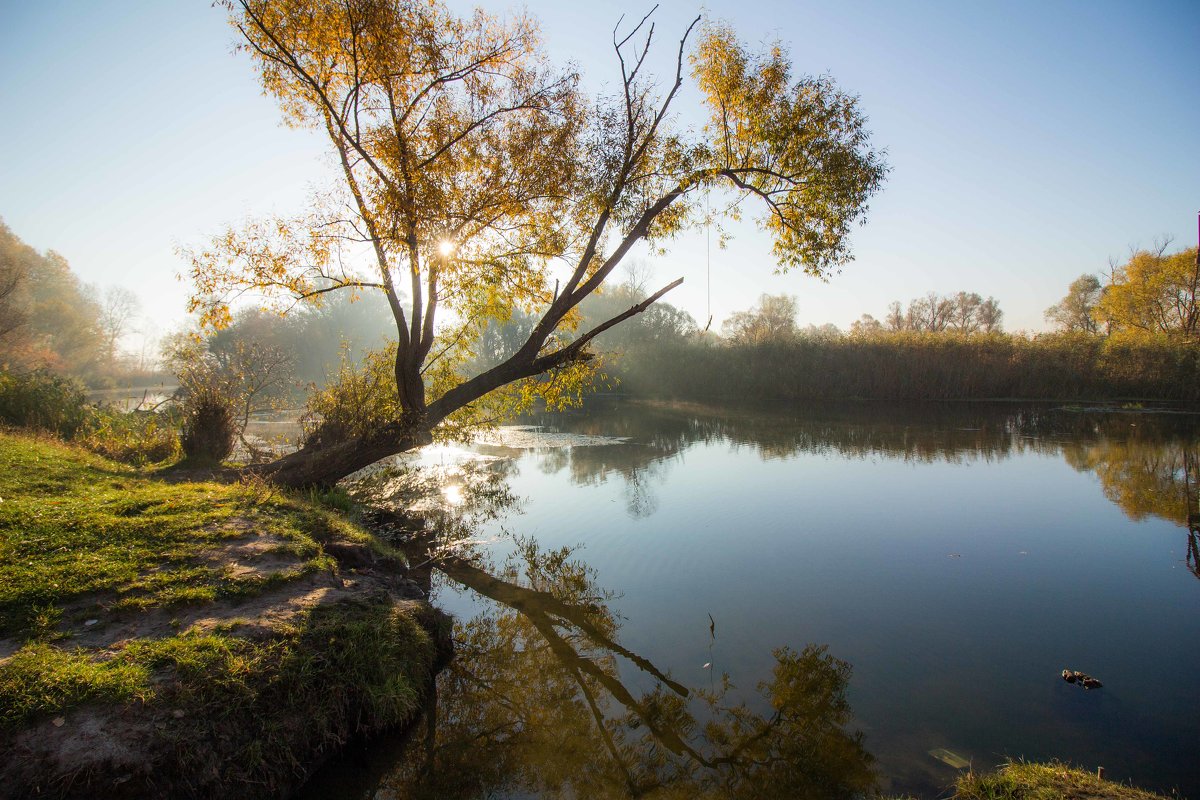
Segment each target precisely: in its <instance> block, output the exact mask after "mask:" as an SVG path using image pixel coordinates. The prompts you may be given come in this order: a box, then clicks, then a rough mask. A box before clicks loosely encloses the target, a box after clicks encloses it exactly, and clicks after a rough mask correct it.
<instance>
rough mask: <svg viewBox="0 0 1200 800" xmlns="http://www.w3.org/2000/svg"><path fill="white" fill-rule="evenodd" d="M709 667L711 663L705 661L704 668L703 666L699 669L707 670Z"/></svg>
mask: <svg viewBox="0 0 1200 800" xmlns="http://www.w3.org/2000/svg"><path fill="white" fill-rule="evenodd" d="M711 666H712V662H711V661H705V662H704V666H703V667H701V668H700V669H708V668H709V667H711Z"/></svg>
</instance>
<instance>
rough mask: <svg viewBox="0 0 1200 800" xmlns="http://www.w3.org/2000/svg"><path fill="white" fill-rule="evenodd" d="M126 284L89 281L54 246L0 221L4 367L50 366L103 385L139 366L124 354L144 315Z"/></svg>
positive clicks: (0, 355)
mask: <svg viewBox="0 0 1200 800" xmlns="http://www.w3.org/2000/svg"><path fill="white" fill-rule="evenodd" d="M138 312H139V308H138V301H137V297H136V296H135V295H134V294H133V293H132V292H130V291H129V290H128V289H124V288H121V287H109V288H108V289H106V290H100V289H97V288H95V287H89V286H86V285H84V284H83V283H82V282H81V281H80V280H79V278H78V277H76V276H75V274H74V273H73V272H72V271H71V267H70V265H69V264H68V263H67V260H66V259H65V258H63V257H62V256H61V255H60V254H58V253H56V252H54V251H53V250H50V251H47V252H45V253H39V252H37V251H36V250H34V249H33V248H32V247H30V246H29V245H27V244H25V243H24V242H22V241H21V240H20V239H19V238H18V237H17V236H16V234H14V233H13V232H12V230H10V229H9V227H8V226H7V225H5V224H4V223H3V222H2V221H0V369H18V370H32V369H47V370H50V371H53V372H58V373H66V374H71V375H75V376H77V377H80V378H82V379H84V380H86V381H88V382H89V383H92V384H98V383H103V382H105V381H106V380H108V379H109V378H111V376H113V375H115V374H119V373H123V372H128V371H130V370H131V369H133V368H134V367H135V365H134V364H131V363H129V362H130V360H129V359H123V358H122V353H121V352H120V346H119V345H120V341H121V337H122V336H124V335H125V334H126V333H128V332H130V330H131V329H132V327H133V324H134V322H135V320H136V318H137V316H138Z"/></svg>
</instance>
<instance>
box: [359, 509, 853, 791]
mask: <svg viewBox="0 0 1200 800" xmlns="http://www.w3.org/2000/svg"><path fill="white" fill-rule="evenodd" d="M400 527H403V523H401V522H398V523H397V528H400ZM418 527H423V526H419V525H413V524H411V523H410V524H408V528H409V529H410V530H411V529H413V528H418ZM401 540H402V541H404V542H405V546H406V549H407V551H408V554H409V557H410V559H413V558H416V557H418V556H420V555H422V552H418V551H421V550H422V546H421V544H420V537H418V536H409V537H401ZM428 552H429V551H428V549H425V550H424V551H423V553H424V554H428ZM434 564H435V565H436V568H437V569H438V570H439V571H440V572H441V573H442V574H444V575H445V576H446V578H448V579H449V580H452V581H454V582H455V583H458V584H460V585H463V586H466V587H469V588H470V589H472V590H474V591H475V592H477V593H478V594H480V595H482V596H483V597H486V598H488V599H489V600H491V601H493V604H494V605H493V607H492V610H491V611H489V612H487V613H484V614H481V615H479V616H477V617H475V618H473V619H471V620H469V621H466V622H463V623H461V624H459V625H458V626H456V631H455V642H456V650H457V653H456V656H455V659H454V661H453V663H452V664H451V665H450V666H449V667H448V668H447V670H446V671H445V672H444V673H443V674H442V676H441V677H440V678H439V680H438V687H437V701H436V711H435V712H434V713H432V714H430V715H428V716H427V719H426V721H425V723H424V724H425V726H426V730H425V732H424V735H423V737H422V741H423V745H422V746H420V747H414V748H412V749H411V750H410V752H409V753H408V755H407V757H406V758H405V759H404V760H403V761H402V763H401V764H400V765H399V766H398V767H397V768H396V769H395V770H394V771H393V772H392V774H390V775H389V776H387V777H386V778H385V779H384V780H383V782H382V787H381V788H382V789H383V790H384V791H382V792H381V793H377V794H376V796H377V797H386V796H395V797H413V798H426V797H428V798H434V797H438V798H443V797H449V798H454V797H462V798H466V797H481V796H495V795H505V794H515V795H521V796H524V795H527V794H536V795H538V796H544V797H595V798H617V797H655V798H675V797H679V798H684V797H687V798H695V797H701V798H703V797H714V798H715V797H747V798H749V797H756V798H758V797H763V798H770V797H789V798H807V797H811V798H839V797H846V798H849V797H859V796H863V795H864V794H865V793H868V792H870V791H871V790H872V789H873V788H874V786H875V776H874V773H873V771H872V768H871V763H872V759H871V756H870V755H869V754H868V753H867V751H866V750H865V748H864V747H863V744H862V737H861V735H860V734H857V733H851V732H849V731H847V729H846V726H847V724H848V723H849V720H850V707H849V705H848V703H847V701H846V699H845V690H846V685H847V682H848V680H849V676H850V666H849V665H848V664H847V663H845V662H843V661H840V660H838V659H836V658H834V657H833V656H831V655H830V654H829V653H828V652H826V650H825V648H824V647H817V646H808V647H806V648H804V649H803V650H801V651H799V652H796V651H793V650H790V649H787V648H783V649H780V650H777V651H776V652H775V660H776V664H775V667H774V673H773V676H772V678H771V680H770V681H767V682H764V683H763V684H761V685H760V687H759V690H760V693H761V695H762V700H761V701H760V703H759V705H761V706H762V707H763V708H765V710H761V711H760V710H757V709H756V708H752V707H751V706H750V705H746V704H743V703H736V704H735V703H732V702H731V700H730V696H731V694H732V693H733V692H732V689H733V687H732V686H731V684H730V683H729V681H728V679H727V678H726V679H723V680H722V682H721V684H720V686H719V687H717V688H714V689H712V690H698V689H695V688H688V687H686V686H684V685H682V684H681V683H679V682H677V681H675V680H673V679H672V678H671V677H670V676H669V675H667V674H665V673H664V672H662V671H661V670H659V669H658V668H657V667H656V666H655V665H654V664H652V663H651V662H650V661H648V660H646V659H645V658H643V657H641V656H639V655H638V654H636V653H633V652H631V651H630V650H628V649H627V648H625V647H624V646H622V645H621V644H620V643H619V642H618V632H619V623H618V620H617V617H616V616H615V615H614V613H613V611H612V610H611V608H610V600H611V595H610V593H608V592H607V591H605V590H603V589H601V588H600V587H598V586H597V585H596V583H595V575H594V574H593V572H592V570H591V569H590V568H589V567H587V566H586V565H585V564H583V563H582V562H580V561H579V560H578V559H575V558H573V557H572V554H571V552H570V551H569V550H565V549H563V550H549V551H545V550H541V549H540V548H539V547H538V546H537V544H536V542H534V541H520V542H518V547H517V552H516V554H515V555H514V556H513V557H512V558H511V559H509V560H508V561H507V562H506V563H504V564H503V565H499V566H498V567H497V566H488V565H486V564H484V563H483V562H481V561H480V560H478V559H473V558H468V557H463V556H462V555H451V556H446V557H437V558H435V561H434ZM623 670H624V671H625V672H626V673H627V676H625V677H623V675H622V671H623ZM630 670H632V672H630ZM635 681H636V682H638V683H641V684H642V685H645V684H647V683H648V684H651V685H652V687H653V688H651V689H649V690H647V691H640V692H639V691H636V690H634V689H632V688H630V685H631V683H632V682H635Z"/></svg>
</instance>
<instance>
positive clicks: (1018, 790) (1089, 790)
mask: <svg viewBox="0 0 1200 800" xmlns="http://www.w3.org/2000/svg"><path fill="white" fill-rule="evenodd" d="M956 788H957V792H956V793H955V795H954V797H955V800H1166V798H1165V797H1163V795H1158V794H1153V793H1152V792H1147V791H1143V790H1142V789H1135V788H1133V787H1131V786H1125V785H1124V784H1121V783H1117V782H1115V781H1109V780H1101V779H1100V778H1097V777H1096V775H1095V773H1093V772H1085V771H1084V770H1081V769H1075V768H1073V767H1070V766H1067V765H1065V764H1061V763H1058V762H1052V763H1049V764H1032V763H1026V762H1010V763H1008V764H1005V765H1004V766H1002V767H1000V768H999V769H997V770H996V771H995V772H988V773H971V774H969V775H964V776H963V777H961V778H959V780H958V785H957V787H956Z"/></svg>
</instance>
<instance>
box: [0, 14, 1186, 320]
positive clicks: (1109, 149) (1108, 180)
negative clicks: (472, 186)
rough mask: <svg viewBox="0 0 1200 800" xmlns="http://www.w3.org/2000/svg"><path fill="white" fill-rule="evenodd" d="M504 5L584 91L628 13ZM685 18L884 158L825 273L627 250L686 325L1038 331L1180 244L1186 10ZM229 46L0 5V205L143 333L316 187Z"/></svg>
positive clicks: (305, 151)
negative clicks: (805, 78) (190, 266)
mask: <svg viewBox="0 0 1200 800" xmlns="http://www.w3.org/2000/svg"><path fill="white" fill-rule="evenodd" d="M450 5H451V6H452V7H454V8H456V9H458V10H460V11H466V10H467V9H468V8H470V7H471V4H466V3H457V2H452V3H451V4H450ZM483 7H484V8H486V9H488V10H489V11H494V12H497V13H501V12H504V11H505V10H506V9H509V8H513V7H514V6H513V5H512V4H506V3H492V2H488V3H485V4H483ZM516 7H519V6H516ZM526 7H527V8H528V10H529V12H530V13H531V14H532V15H533V16H535V17H538V18H539V19H540V20H541V22H542V28H543V32H544V35H545V39H546V44H547V48H548V51H549V53H550V55H551V57H552V58H553V59H554V60H556V61H559V62H566V61H574V62H575V63H576V64H577V65H578V66H579V68H580V70H581V72H582V73H583V76H584V80H585V85H586V86H587V87H588V88H590V89H592V90H594V91H600V90H603V89H604V88H605V86H608V87H610V88H611V86H612V85H613V81H614V76H615V75H616V74H617V73H616V72H615V70H616V64H615V61H614V60H613V57H612V51H611V30H612V27H613V25H614V24H615V23H616V21H617V19H618V18H619V17H620V16H621V14H622V13H625V14H626V15H627V16H639V17H640V16H641V14H643V13H645V11H646V10H647V9H648V8H649V7H650V4H636V5H633V4H627V3H616V2H594V3H588V4H575V3H572V4H564V3H554V2H547V1H545V0H535V1H533V2H529V3H528V4H527V6H526ZM702 11H703V12H705V13H708V14H709V15H710V16H712V17H715V18H719V19H723V20H725V21H727V22H730V23H732V24H733V26H734V27H735V29H736V30H737V31H738V32H739V34H740V35H741V36H742V37H743V38H744V39H746V40H748V41H769V40H775V39H778V40H780V41H782V42H783V43H784V44H785V45H786V46H788V48H789V49H790V51H791V54H792V57H793V61H794V64H795V67H796V71H797V73H808V74H816V73H828V74H829V75H831V76H832V77H833V78H834V79H835V80H836V81H837V82H838V83H839V84H840V85H841V86H842V87H843V88H844V89H846V90H848V91H850V92H852V93H854V94H857V95H859V96H860V98H861V107H862V109H863V110H864V111H865V113H866V114H867V115H868V117H869V118H870V122H869V128H870V129H871V130H872V132H873V134H874V143H875V145H876V146H877V147H879V148H885V149H886V150H887V151H888V161H889V162H890V164H891V166H892V171H891V174H890V175H889V177H888V180H887V182H886V184H885V186H884V188H883V190H882V192H881V193H880V194H879V195H877V196H876V197H875V198H874V199H873V200H872V202H871V209H870V211H869V213H868V216H867V222H866V225H865V226H863V227H861V228H859V229H857V230H856V231H855V234H854V237H853V240H852V241H853V251H854V254H855V261H853V262H852V263H850V264H849V265H848V266H847V267H846V268H845V269H844V271H843V272H842V274H840V275H837V276H835V277H833V278H832V279H831V280H830V281H829V282H828V283H821V282H819V281H816V280H814V279H812V278H808V277H806V276H804V275H801V274H799V273H792V274H788V275H784V276H777V275H773V274H772V266H773V265H772V262H771V259H770V253H769V242H768V241H767V240H766V238H765V237H764V236H762V235H760V234H757V233H755V232H753V230H752V229H750V228H749V227H747V226H742V227H740V228H739V229H738V236H737V238H736V240H735V241H734V243H733V244H732V245H731V246H730V247H729V249H726V250H719V249H718V248H717V247H716V246H715V245H714V246H713V248H712V255H711V276H712V277H711V282H710V281H707V280H706V279H705V262H706V256H705V251H706V249H705V237H704V235H703V234H702V233H701V234H698V235H695V236H691V237H689V238H686V239H684V240H681V241H679V242H677V243H676V244H675V245H673V246H672V248H671V252H670V254H668V255H667V256H664V257H655V258H653V259H649V261H650V263H651V266H652V268H653V273H654V278H653V279H654V280H655V281H657V282H659V283H666V282H668V281H670V280H672V279H674V278H675V277H679V276H681V275H682V276H684V277H685V278H686V282H685V284H684V285H683V286H682V287H680V288H679V289H677V290H675V291H674V292H673V293H672V294H671V295H669V296H668V298H667V299H668V301H670V302H672V303H674V304H675V305H677V306H680V307H682V308H683V309H685V310H687V311H688V312H689V313H691V314H692V315H693V316H694V317H695V318H696V319H697V320H698V321H699V322H700V324H702V325H703V323H704V319H705V317H706V309H707V302H708V301H707V294H708V292H709V290H711V296H712V313H713V315H714V317H715V320H714V328H717V329H719V326H720V323H721V321H722V320H723V319H724V318H725V317H726V316H728V314H729V313H731V312H733V311H736V310H739V309H744V308H748V307H749V306H751V305H752V304H753V303H754V302H755V300H756V299H757V297H758V295H759V294H761V293H763V292H769V293H775V294H777V293H787V294H793V295H796V296H797V298H798V301H799V308H800V322H801V324H809V323H812V324H817V325H820V324H823V323H828V322H831V323H834V324H836V325H838V326H839V327H841V328H843V329H846V328H848V327H849V325H850V323H851V322H852V321H853V320H855V319H857V318H858V317H859V315H861V314H862V313H864V312H866V313H871V314H873V315H875V316H877V317H881V316H882V315H883V314H884V313H885V310H886V307H887V304H888V303H889V302H890V301H892V300H901V301H903V302H907V301H908V300H910V299H912V298H914V297H917V296H920V295H924V294H925V293H926V292H929V291H936V292H938V293H942V294H945V293H953V292H956V291H959V290H967V291H975V292H979V293H980V294H981V295H984V296H988V295H992V296H995V297H996V298H997V300H999V302H1000V305H1001V308H1003V309H1004V311H1005V314H1006V316H1005V327H1006V329H1007V330H1021V329H1024V330H1040V329H1043V328H1044V327H1045V323H1044V322H1043V318H1042V312H1043V311H1044V309H1045V308H1046V307H1047V306H1049V305H1051V304H1052V303H1054V302H1056V301H1057V300H1058V299H1059V298H1061V297H1062V295H1063V294H1064V293H1065V292H1066V288H1067V285H1068V284H1069V283H1070V282H1071V281H1072V280H1073V279H1074V278H1076V277H1078V276H1079V275H1080V274H1081V273H1084V272H1093V273H1099V272H1101V271H1103V270H1104V269H1105V268H1106V267H1107V264H1108V261H1109V259H1110V258H1113V259H1116V260H1118V261H1119V260H1122V259H1123V257H1124V256H1126V255H1127V254H1128V252H1129V249H1130V247H1136V246H1147V245H1149V244H1151V243H1152V242H1153V241H1154V240H1155V239H1156V238H1157V237H1161V236H1164V235H1165V236H1171V237H1174V247H1176V248H1183V247H1190V246H1193V245H1194V244H1195V243H1196V236H1197V234H1196V225H1197V223H1196V213H1197V210H1198V209H1200V147H1198V145H1200V46H1198V43H1200V2H1144V3H1103V2H1088V3H1083V2H1071V3H1068V2H1006V3H1000V2H991V3H983V2H904V3H901V2H866V0H863V1H861V2H839V3H815V2H792V3H783V2H756V3H735V2H728V1H727V0H721V1H720V2H712V3H709V4H706V5H705V6H703V7H702V6H701V5H700V4H699V3H695V2H683V1H682V0H667V2H664V3H662V4H661V7H660V8H659V11H658V12H657V14H656V17H655V18H656V19H657V20H658V36H659V37H660V44H661V51H660V56H661V57H662V58H664V59H667V58H669V57H670V56H671V50H672V47H673V43H674V42H676V41H677V40H678V38H679V35H680V34H681V32H682V30H683V29H684V28H685V27H686V25H687V22H688V21H689V20H690V18H691V17H692V16H695V15H696V14H697V13H701V12H702ZM233 44H234V32H233V31H232V30H231V29H230V28H229V27H228V25H227V24H226V22H225V19H224V14H223V12H222V11H221V10H220V9H218V8H212V7H211V6H210V3H209V2H207V0H200V1H199V2H183V0H112V2H107V3H103V4H102V3H92V2H83V1H82V0H76V1H75V2H67V1H66V0H42V1H41V2H16V1H15V0H0V107H2V108H4V109H5V111H6V117H7V118H6V121H5V122H6V124H5V125H4V126H3V127H0V152H2V153H3V158H0V219H3V221H4V222H5V223H6V224H7V225H8V226H9V227H10V228H11V229H12V230H13V232H14V233H16V235H17V236H19V237H21V238H22V239H23V240H24V241H26V242H27V243H29V244H30V245H32V246H33V247H35V248H37V249H38V250H46V249H53V250H57V251H58V252H60V253H62V254H63V255H64V256H66V258H67V259H68V261H69V262H70V264H71V266H72V268H73V269H74V270H75V272H76V273H77V274H78V275H80V277H81V278H82V279H83V280H84V281H87V282H88V283H91V284H96V285H100V286H105V285H112V284H116V285H121V286H125V287H127V288H129V289H132V290H133V291H135V292H137V293H138V294H139V296H140V297H141V299H142V303H143V311H144V313H145V315H146V317H147V319H148V324H147V325H146V326H145V327H146V329H147V330H148V331H150V332H152V333H155V334H161V333H163V332H165V331H167V330H169V329H171V328H173V327H175V326H176V325H177V324H178V323H179V321H180V320H181V319H182V317H183V315H184V302H185V298H186V295H187V286H186V285H184V284H182V283H180V282H178V281H177V280H176V278H175V276H176V274H177V273H178V272H180V271H182V270H183V268H184V266H183V264H182V262H181V261H180V259H179V258H178V256H177V255H176V254H175V251H174V248H175V245H177V244H182V245H189V244H190V245H196V244H201V243H203V242H204V241H205V240H206V238H207V237H209V236H211V235H213V234H216V233H217V232H219V231H220V230H221V229H222V228H223V227H224V226H226V225H228V224H230V223H236V222H238V221H239V220H242V219H245V218H247V217H253V216H257V215H263V214H269V213H282V214H288V213H292V212H297V211H300V210H301V209H302V208H303V203H304V200H305V198H306V196H307V195H308V194H309V191H310V189H311V188H313V187H319V186H320V185H322V184H323V183H325V182H326V181H327V180H328V175H329V171H328V167H329V162H328V159H327V157H326V156H325V148H324V146H323V143H322V141H321V139H320V138H319V137H318V136H317V135H316V134H314V133H312V132H309V131H296V130H292V129H288V128H284V127H283V126H282V125H281V124H280V121H279V119H280V118H279V114H278V112H277V109H276V107H275V105H274V102H273V101H272V100H270V99H269V98H266V97H263V96H262V94H261V92H260V90H259V87H258V83H257V80H256V77H255V74H254V70H253V67H252V65H251V64H250V61H249V59H248V57H246V56H245V55H234V54H232V53H231V49H232V45H233ZM664 79H665V76H664ZM686 99H687V98H685V100H686ZM687 114H688V109H687V105H686V103H685V104H683V106H682V107H681V115H682V116H683V117H684V118H685V120H686V119H687ZM714 238H715V237H714Z"/></svg>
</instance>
